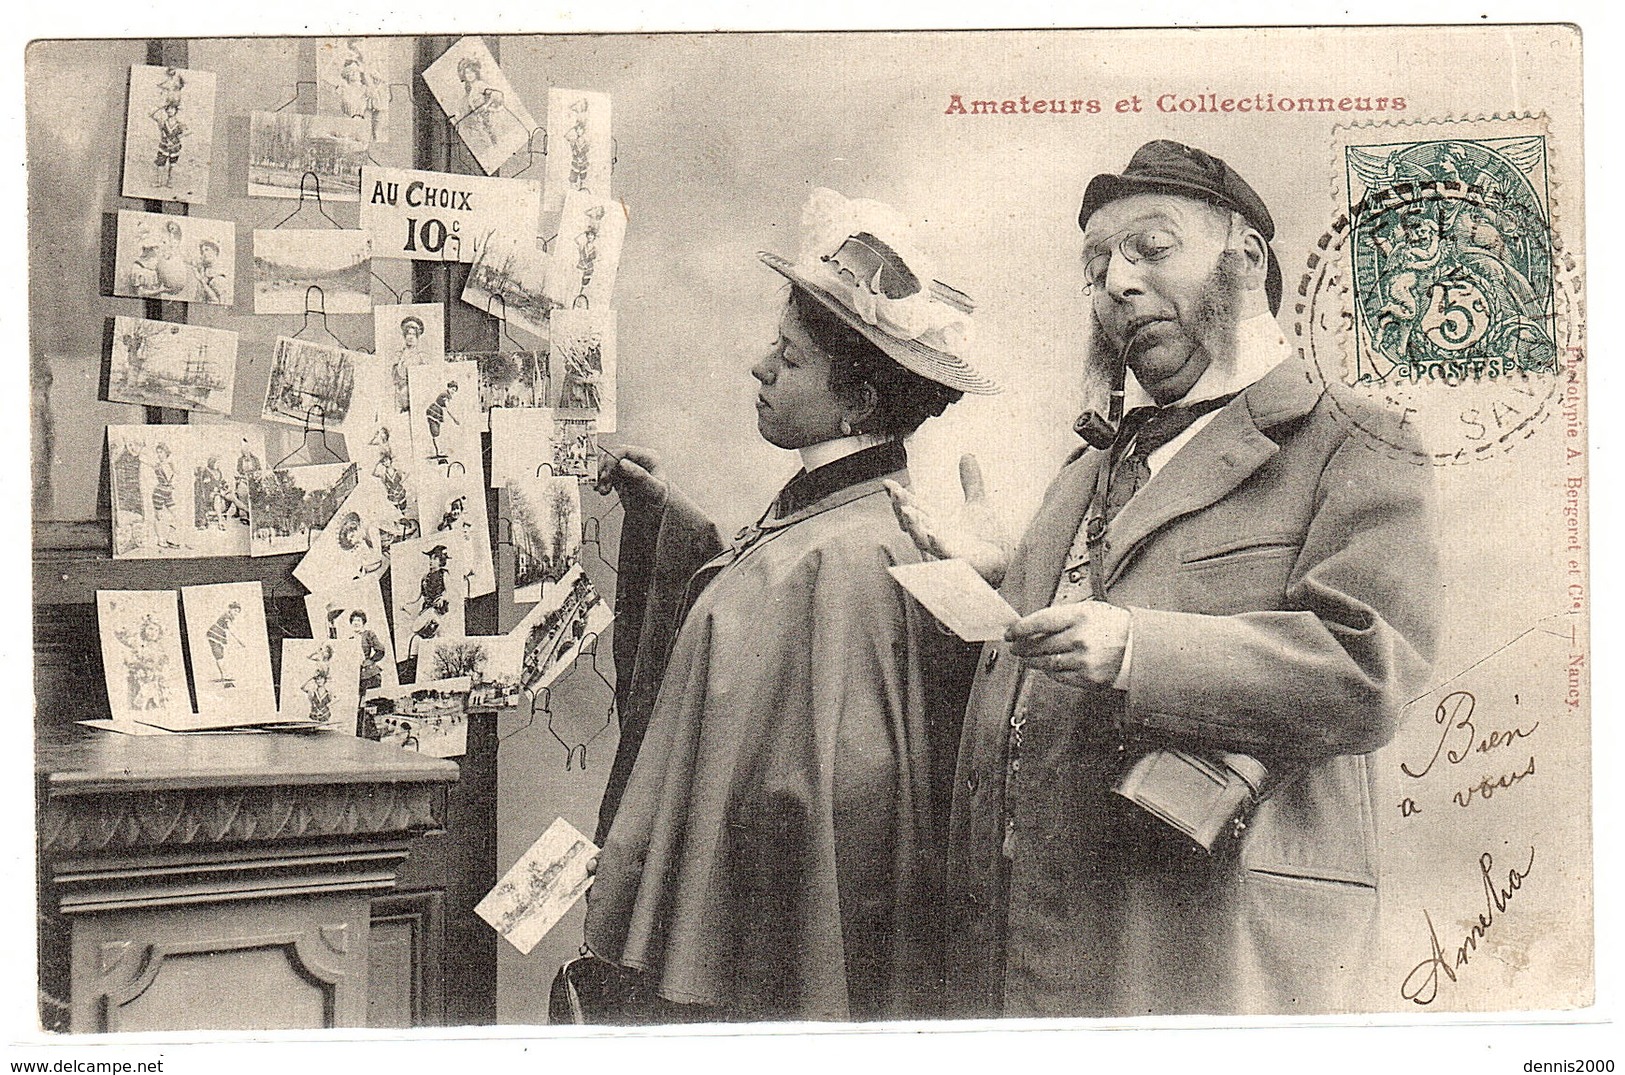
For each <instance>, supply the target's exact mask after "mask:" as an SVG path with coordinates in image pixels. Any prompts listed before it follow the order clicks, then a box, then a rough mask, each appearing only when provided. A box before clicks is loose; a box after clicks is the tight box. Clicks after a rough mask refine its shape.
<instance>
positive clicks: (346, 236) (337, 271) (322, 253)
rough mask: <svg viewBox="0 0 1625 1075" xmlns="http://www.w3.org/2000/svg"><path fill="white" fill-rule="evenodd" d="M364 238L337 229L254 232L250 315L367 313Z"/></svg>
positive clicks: (368, 289)
mask: <svg viewBox="0 0 1625 1075" xmlns="http://www.w3.org/2000/svg"><path fill="white" fill-rule="evenodd" d="M371 257H372V253H371V250H370V248H369V247H368V245H367V233H366V232H364V231H351V230H348V229H340V228H262V229H258V230H256V231H255V232H254V312H255V313H257V314H302V313H304V312H306V311H307V310H310V311H316V310H325V311H326V312H327V313H329V314H366V313H371V312H372V265H371V261H370V259H371Z"/></svg>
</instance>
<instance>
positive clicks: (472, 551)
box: [418, 470, 496, 597]
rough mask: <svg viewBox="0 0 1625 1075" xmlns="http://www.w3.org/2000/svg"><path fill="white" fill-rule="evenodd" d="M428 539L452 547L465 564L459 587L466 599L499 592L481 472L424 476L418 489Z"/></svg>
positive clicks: (424, 474) (427, 474)
mask: <svg viewBox="0 0 1625 1075" xmlns="http://www.w3.org/2000/svg"><path fill="white" fill-rule="evenodd" d="M418 510H419V511H421V512H422V513H423V514H422V521H423V532H424V536H425V537H435V538H439V539H440V540H441V541H444V542H445V543H446V544H447V545H449V546H451V548H452V550H453V551H454V553H455V554H456V556H457V560H458V562H459V563H460V564H461V565H462V573H461V574H460V575H459V580H460V581H459V588H458V592H460V593H461V594H462V595H463V596H464V597H482V596H484V595H485V594H488V593H490V592H491V591H493V590H495V589H496V569H495V567H494V565H493V564H492V562H491V529H490V525H489V523H488V522H487V518H486V513H485V485H484V483H483V482H482V480H481V472H480V471H479V470H474V471H472V472H471V473H467V474H463V473H453V474H452V475H451V476H450V477H443V476H441V475H440V474H439V473H438V472H435V473H427V472H424V473H422V475H421V482H420V485H419V490H418Z"/></svg>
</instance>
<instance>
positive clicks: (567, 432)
mask: <svg viewBox="0 0 1625 1075" xmlns="http://www.w3.org/2000/svg"><path fill="white" fill-rule="evenodd" d="M553 473H554V474H572V475H574V476H575V477H577V478H581V479H584V480H585V479H594V480H596V479H597V477H598V420H597V419H596V418H593V417H591V416H590V415H586V414H583V413H581V412H579V411H557V410H556V411H554V412H553Z"/></svg>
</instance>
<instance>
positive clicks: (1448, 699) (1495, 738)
mask: <svg viewBox="0 0 1625 1075" xmlns="http://www.w3.org/2000/svg"><path fill="white" fill-rule="evenodd" d="M1477 706H1478V699H1477V698H1475V697H1474V696H1473V694H1472V692H1471V691H1452V692H1451V693H1449V694H1447V695H1445V696H1444V697H1443V698H1442V699H1440V700H1439V704H1438V706H1436V707H1435V708H1434V710H1433V720H1434V722H1435V723H1436V724H1438V725H1439V741H1438V743H1436V744H1435V745H1434V747H1433V755H1432V757H1430V758H1428V760H1427V764H1426V765H1424V766H1422V767H1421V768H1420V769H1413V768H1411V766H1410V765H1409V764H1407V763H1401V764H1400V766H1399V769H1400V772H1402V773H1404V774H1405V775H1406V776H1408V777H1411V778H1412V779H1416V780H1420V779H1422V778H1423V777H1425V776H1427V775H1428V773H1430V772H1432V771H1433V767H1434V765H1435V764H1437V763H1438V761H1439V758H1440V757H1441V756H1443V757H1444V759H1445V761H1446V762H1447V763H1448V764H1450V765H1460V764H1461V763H1462V762H1464V761H1466V760H1467V759H1468V758H1470V757H1471V756H1472V755H1474V754H1489V753H1492V752H1495V751H1498V750H1501V749H1502V748H1505V747H1509V746H1512V745H1513V744H1515V743H1517V742H1518V741H1519V740H1520V739H1527V738H1529V737H1530V736H1531V735H1534V734H1535V731H1536V729H1538V728H1539V727H1540V721H1538V720H1537V721H1535V723H1533V724H1531V725H1530V726H1529V727H1527V728H1524V727H1520V726H1517V725H1513V726H1511V727H1508V728H1495V729H1492V730H1491V731H1490V732H1489V734H1487V735H1480V734H1479V731H1478V725H1477V723H1475V722H1474V720H1473V711H1474V710H1475V709H1476V708H1477ZM1534 775H1535V756H1534V755H1533V754H1531V755H1530V756H1529V763H1528V764H1527V765H1525V766H1524V767H1523V768H1522V769H1521V770H1518V771H1514V772H1508V773H1504V774H1501V775H1499V776H1485V777H1483V778H1482V779H1480V780H1479V781H1478V783H1476V784H1470V785H1468V786H1467V787H1465V788H1462V789H1461V790H1460V791H1458V792H1456V793H1455V794H1454V795H1453V796H1452V797H1451V798H1452V801H1454V802H1455V804H1456V805H1457V806H1460V807H1462V808H1464V809H1465V808H1466V807H1469V806H1471V805H1473V803H1475V802H1479V801H1482V800H1484V799H1488V798H1490V797H1492V796H1493V795H1494V794H1495V792H1496V791H1498V790H1504V789H1506V788H1510V787H1512V786H1513V785H1514V784H1516V783H1518V781H1520V780H1523V779H1524V778H1525V777H1530V776H1534ZM1400 812H1401V814H1402V815H1403V816H1405V817H1410V816H1411V815H1412V814H1417V813H1421V808H1420V807H1419V806H1417V805H1416V803H1415V802H1414V801H1413V800H1411V799H1406V800H1405V801H1404V802H1403V803H1401V805H1400Z"/></svg>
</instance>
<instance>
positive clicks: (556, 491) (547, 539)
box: [497, 474, 582, 604]
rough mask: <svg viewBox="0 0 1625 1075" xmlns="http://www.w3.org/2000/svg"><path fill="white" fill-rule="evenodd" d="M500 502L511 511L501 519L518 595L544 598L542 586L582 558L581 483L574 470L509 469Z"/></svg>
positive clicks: (554, 583) (518, 598)
mask: <svg viewBox="0 0 1625 1075" xmlns="http://www.w3.org/2000/svg"><path fill="white" fill-rule="evenodd" d="M497 504H498V505H499V507H501V508H502V509H503V510H505V511H506V512H507V514H506V515H505V516H503V520H502V521H503V522H505V523H506V528H505V529H506V531H507V533H506V536H507V539H508V543H509V544H510V545H512V546H513V556H514V567H513V570H514V578H513V599H514V601H516V602H519V603H520V604H525V603H528V602H531V601H545V600H546V598H545V597H544V596H543V593H542V591H543V589H544V588H545V587H552V586H557V585H558V584H559V581H560V580H561V579H563V578H564V576H565V575H566V574H567V573H568V572H569V571H570V569H571V568H572V567H575V566H576V565H577V564H579V563H580V562H581V536H582V535H581V484H580V482H578V481H577V480H576V479H575V478H573V477H570V476H569V475H563V476H559V477H554V476H553V475H550V474H544V475H542V476H541V477H537V476H536V475H535V474H515V475H510V476H509V477H508V478H507V479H506V480H505V481H504V482H503V487H502V488H501V490H500V491H499V492H498V494H497ZM503 529H504V528H503V527H501V526H499V527H498V533H499V535H500V534H501V533H502V531H503Z"/></svg>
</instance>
